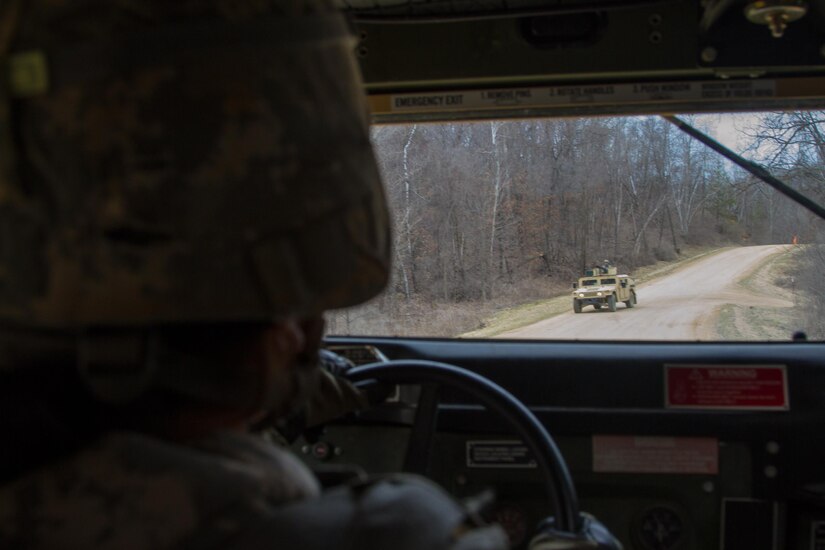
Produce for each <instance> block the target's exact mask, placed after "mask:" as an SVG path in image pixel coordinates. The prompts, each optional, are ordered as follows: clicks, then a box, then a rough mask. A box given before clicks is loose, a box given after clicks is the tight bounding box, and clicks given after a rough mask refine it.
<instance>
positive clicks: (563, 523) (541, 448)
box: [346, 359, 582, 533]
mask: <svg viewBox="0 0 825 550" xmlns="http://www.w3.org/2000/svg"><path fill="white" fill-rule="evenodd" d="M346 377H347V378H348V379H349V380H350V381H351V382H353V383H354V384H356V385H359V386H361V385H367V384H369V383H373V382H382V383H389V384H402V385H403V384H422V385H424V386H423V388H422V395H421V398H420V399H419V403H418V409H417V411H416V418H415V425H414V426H413V431H412V435H411V438H410V445H409V450H408V453H407V457H408V466H409V461H410V459H412V460H415V459H416V457H425V456H427V454H428V451H429V450H430V447H431V446H432V432H433V431H434V429H435V423H436V417H437V412H438V397H437V388H438V386H441V385H444V386H448V387H452V388H455V389H458V390H461V391H463V392H466V393H467V394H469V395H471V396H473V397H474V398H475V399H477V400H478V401H479V402H480V403H481V404H482V405H484V406H486V407H487V408H488V409H490V410H491V411H493V412H495V413H497V414H498V415H500V416H501V417H502V418H503V419H504V420H505V421H506V422H507V423H508V424H509V426H510V427H511V428H512V430H513V431H514V432H515V433H516V434H517V435H518V436H519V437H520V438H521V439H522V441H523V442H524V444H525V445H526V446H527V448H528V449H530V451H531V452H532V454H533V457H534V458H535V461H536V465H537V466H538V469H539V471H540V472H541V473H542V474H543V477H544V489H545V492H546V493H547V498H548V501H549V502H550V503H551V504H552V505H553V506H554V508H555V510H556V516H555V528H556V529H558V530H560V531H565V532H568V533H577V532H579V531H580V528H581V521H582V519H581V518H582V516H581V515H580V512H579V503H578V497H577V496H576V489H575V487H574V486H573V480H572V478H571V477H570V472H569V471H568V469H567V464H566V463H565V462H564V458H563V457H562V455H561V453H560V452H559V449H558V447H557V446H556V443H555V441H553V438H552V437H551V436H550V434H549V433H548V432H547V430H546V429H545V428H544V426H543V425H542V424H541V422H539V420H538V419H537V418H536V416H535V415H534V414H533V413H532V412H531V411H530V409H528V408H527V407H526V406H524V404H523V403H522V402H521V401H519V400H518V399H516V398H515V397H514V396H513V395H512V394H511V393H509V392H508V391H506V390H505V389H504V388H502V387H501V386H499V385H498V384H495V383H494V382H492V381H490V380H488V379H487V378H484V377H483V376H480V375H478V374H476V373H474V372H472V371H469V370H466V369H462V368H460V367H456V366H454V365H448V364H446V363H438V362H434V361H422V360H412V359H408V360H397V361H389V362H382V363H371V364H369V365H363V366H360V367H355V368H352V369H350V370H349V371H347V373H346ZM413 469H415V467H414V468H413Z"/></svg>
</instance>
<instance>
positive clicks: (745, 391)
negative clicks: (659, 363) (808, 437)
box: [665, 365, 789, 411]
mask: <svg viewBox="0 0 825 550" xmlns="http://www.w3.org/2000/svg"><path fill="white" fill-rule="evenodd" d="M665 406H666V407H668V408H671V409H728V410H760V411H777V410H788V408H789V403H788V380H787V373H786V370H785V365H665Z"/></svg>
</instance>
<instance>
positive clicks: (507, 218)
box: [331, 113, 825, 335]
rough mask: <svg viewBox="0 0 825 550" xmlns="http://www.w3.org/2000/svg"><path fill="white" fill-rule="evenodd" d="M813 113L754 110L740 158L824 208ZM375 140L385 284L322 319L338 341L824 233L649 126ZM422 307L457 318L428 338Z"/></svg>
mask: <svg viewBox="0 0 825 550" xmlns="http://www.w3.org/2000/svg"><path fill="white" fill-rule="evenodd" d="M793 117H796V118H797V119H800V118H801V120H795V121H794V120H791V119H792V118H793ZM805 117H807V118H805ZM817 117H820V118H821V113H813V114H811V113H797V114H793V115H765V116H763V117H762V118H761V119H760V122H759V123H758V124H756V125H754V127H753V128H751V129H750V130H749V133H750V134H751V139H750V142H751V143H752V147H751V151H750V155H751V156H752V157H753V156H756V157H760V160H763V161H765V162H766V163H768V164H769V165H771V167H772V168H773V169H774V171H775V173H777V175H779V176H780V177H783V178H785V179H786V180H787V181H788V182H789V183H791V184H792V185H794V186H795V187H797V188H799V189H801V190H803V191H805V192H806V193H809V194H811V195H812V196H815V197H817V198H818V199H819V200H822V198H823V196H825V192H823V186H822V182H823V181H825V177H823V167H824V166H825V146H824V145H823V141H822V139H821V136H820V135H819V131H820V129H825V126H823V125H822V123H821V122H820V121H819V120H818V118H817ZM789 124H790V125H792V126H793V124H796V125H797V126H798V127H797V128H796V131H795V133H794V131H793V130H792V133H794V136H793V137H791V136H790V135H789V134H788V133H787V132H785V133H783V132H782V129H783V127H785V126H788V125H789ZM699 127H700V128H701V127H702V126H701V124H699ZM800 128H803V129H804V131H803V130H800ZM803 133H804V134H806V136H807V137H806V138H805V139H804V140H802V137H801V135H802V134H803ZM793 140H797V142H794V141H793ZM373 141H374V144H375V146H376V151H377V154H378V158H379V162H380V165H381V169H382V173H383V176H384V181H385V185H386V189H387V193H388V198H389V201H390V204H391V207H392V209H393V216H394V230H395V234H394V240H395V264H394V273H393V282H392V284H391V287H390V288H389V289H388V290H387V292H386V293H385V295H384V296H383V297H381V298H379V299H378V300H377V301H375V302H374V303H373V304H371V305H370V306H367V307H366V308H361V309H360V310H355V311H352V312H347V313H345V314H338V315H335V316H334V317H333V319H332V327H331V328H332V330H333V331H337V332H340V333H344V332H348V333H354V332H364V333H366V332H369V333H372V334H379V333H384V334H394V333H407V334H443V335H446V334H449V333H450V331H451V330H452V331H453V333H454V332H455V331H462V330H467V329H469V328H473V327H472V326H468V325H472V324H474V323H477V322H478V319H477V317H478V316H480V315H483V313H484V311H486V310H487V309H489V308H493V309H494V308H496V307H502V305H503V304H504V303H505V302H514V303H517V302H519V301H525V300H532V299H537V298H541V297H545V296H551V295H553V294H554V293H558V292H560V291H562V289H566V288H567V286H568V285H569V282H570V281H571V280H573V279H575V278H576V277H577V276H578V274H579V273H580V272H581V270H582V269H583V268H584V267H585V266H587V265H591V264H593V263H598V262H601V261H602V260H603V259H609V260H611V261H612V262H613V263H615V264H617V265H618V266H619V268H620V270H622V271H627V272H632V271H633V270H634V269H636V268H637V267H639V266H641V265H646V264H649V263H651V262H653V261H655V260H657V259H660V260H662V259H664V260H669V259H674V258H676V257H677V256H678V255H679V254H680V253H681V252H682V250H683V248H684V247H685V246H686V245H714V244H769V243H790V242H791V240H792V239H793V236H794V235H796V236H797V238H798V240H799V241H800V242H816V241H817V240H820V242H821V239H820V236H821V235H820V233H821V229H822V226H823V224H822V223H818V222H816V221H814V220H813V218H812V216H811V215H809V214H808V213H807V212H806V211H804V210H803V209H802V208H801V207H799V206H798V205H796V204H795V203H793V202H791V201H790V200H788V199H786V198H785V197H782V196H780V195H779V194H778V193H776V192H774V191H773V190H771V189H770V188H768V187H767V186H766V185H765V184H763V183H761V182H757V181H756V180H755V179H754V178H752V177H751V176H749V175H747V174H745V173H744V172H742V171H741V170H738V169H734V168H731V165H730V163H728V161H726V160H725V159H723V158H722V157H720V156H719V155H718V154H716V153H715V152H713V151H711V150H710V149H708V148H707V147H705V146H704V145H702V144H701V143H699V142H697V141H695V140H693V139H692V138H690V137H689V136H687V135H686V134H684V133H682V132H681V131H680V130H678V129H677V128H676V127H674V126H673V125H671V124H670V123H668V122H666V121H665V120H663V119H661V118H658V117H634V118H590V119H546V120H519V121H493V122H479V123H456V124H416V125H405V126H401V125H399V126H378V127H375V128H374V129H373ZM462 304H463V306H461V305H462ZM462 307H463V309H462ZM434 308H436V309H444V308H448V309H453V310H455V311H459V310H461V311H463V312H465V313H467V312H471V313H468V315H467V318H466V319H465V318H464V317H463V316H461V315H459V316H458V317H455V318H452V319H447V320H445V321H444V322H445V323H446V325H447V326H445V327H440V328H438V329H436V327H435V326H434V324H438V321H437V320H436V319H435V318H434V317H435V316H434V315H433V314H432V311H433V309H434ZM428 313H429V315H428ZM427 319H429V320H427ZM444 330H446V331H447V332H446V333H445V332H443V331H444ZM438 331H441V332H438Z"/></svg>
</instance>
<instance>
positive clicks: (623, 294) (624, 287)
mask: <svg viewBox="0 0 825 550" xmlns="http://www.w3.org/2000/svg"><path fill="white" fill-rule="evenodd" d="M618 302H624V305H625V307H628V308H632V307H633V306H635V305H636V281H634V280H633V279H632V278H631V277H630V276H629V275H619V274H617V272H616V267H615V266H613V265H611V264H610V262H609V261H607V260H605V261H604V263H603V264H602V265H600V266H596V267H593V268H588V269H585V270H584V277H579V280H578V282H575V283H573V311H574V312H576V313H581V312H582V308H583V307H585V306H590V305H592V306H593V308H594V309H601V308H602V306H605V307H607V309H609V310H610V311H616V304H617V303H618Z"/></svg>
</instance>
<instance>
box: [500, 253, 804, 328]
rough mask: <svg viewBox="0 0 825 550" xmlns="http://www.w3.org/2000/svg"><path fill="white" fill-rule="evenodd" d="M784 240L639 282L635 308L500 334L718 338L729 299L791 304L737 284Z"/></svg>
mask: <svg viewBox="0 0 825 550" xmlns="http://www.w3.org/2000/svg"><path fill="white" fill-rule="evenodd" d="M786 249H787V247H786V246H784V245H770V246H748V247H742V248H736V249H733V250H727V251H724V252H721V253H719V254H715V255H713V256H711V257H709V258H705V259H703V260H699V261H697V262H695V263H692V264H689V265H687V266H685V267H684V268H682V269H680V270H678V271H676V272H674V273H673V274H671V275H668V276H667V277H664V278H662V279H657V280H655V281H653V282H651V283H648V284H640V285H639V287H638V296H639V303H638V304H637V305H636V307H635V308H633V309H627V308H625V307H624V304H621V303H620V304H619V309H618V310H617V311H616V312H610V311H608V310H607V309H606V308H602V309H601V310H599V311H596V310H594V309H593V308H592V307H586V308H585V309H584V311H582V312H581V313H579V314H574V313H573V311H572V302H571V308H570V312H569V313H563V314H561V315H557V316H556V317H551V318H550V319H545V320H543V321H539V322H538V323H535V324H532V325H529V326H526V327H523V328H520V329H517V330H514V331H510V332H506V333H503V334H500V335H499V336H498V337H499V338H541V339H554V340H557V339H561V340H712V339H716V326H715V325H716V312H717V311H718V309H719V308H720V307H721V306H723V305H725V304H737V305H754V306H773V307H789V306H791V305H792V304H790V303H789V302H787V301H786V300H781V299H777V298H773V297H771V296H761V295H758V294H754V293H753V292H750V291H748V290H746V289H744V288H743V287H742V286H740V285H737V284H736V283H737V282H738V281H740V280H742V279H744V278H745V277H747V276H748V275H749V274H750V273H752V272H753V270H754V269H756V268H757V267H759V266H760V265H762V264H763V263H764V262H765V261H766V260H767V259H768V258H770V257H771V256H773V255H774V254H777V253H780V252H783V251H785V250H786Z"/></svg>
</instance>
